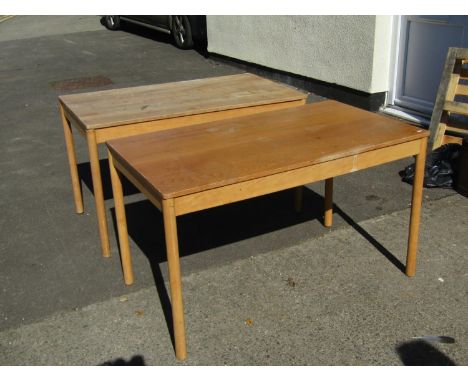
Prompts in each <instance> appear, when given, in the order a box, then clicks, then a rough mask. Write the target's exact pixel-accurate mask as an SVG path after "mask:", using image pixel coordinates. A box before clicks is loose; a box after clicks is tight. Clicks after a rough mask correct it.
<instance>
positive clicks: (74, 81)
mask: <svg viewBox="0 0 468 382" xmlns="http://www.w3.org/2000/svg"><path fill="white" fill-rule="evenodd" d="M112 83H113V82H112V81H111V79H110V78H107V77H104V76H94V77H81V78H71V79H69V80H62V81H53V82H51V83H50V86H52V87H53V88H54V89H56V90H61V91H64V90H76V89H87V88H98V87H100V86H106V85H110V84H112Z"/></svg>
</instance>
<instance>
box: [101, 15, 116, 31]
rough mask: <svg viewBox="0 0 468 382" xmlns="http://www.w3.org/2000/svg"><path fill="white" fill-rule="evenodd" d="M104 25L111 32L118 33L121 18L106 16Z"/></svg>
mask: <svg viewBox="0 0 468 382" xmlns="http://www.w3.org/2000/svg"><path fill="white" fill-rule="evenodd" d="M104 25H105V27H106V28H107V29H110V30H111V31H116V30H117V29H119V28H120V16H105V17H104Z"/></svg>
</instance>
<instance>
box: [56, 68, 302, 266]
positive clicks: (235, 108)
mask: <svg viewBox="0 0 468 382" xmlns="http://www.w3.org/2000/svg"><path fill="white" fill-rule="evenodd" d="M306 98H307V94H305V93H303V92H300V91H297V90H295V89H293V88H290V87H288V86H285V85H281V84H278V83H275V82H273V81H269V80H266V79H264V78H261V77H258V76H255V75H253V74H249V73H243V74H235V75H230V76H221V77H213V78H205V79H198V80H190V81H181V82H173V83H166V84H158V85H148V86H139V87H132V88H124V89H112V90H103V91H98V92H91V93H81V94H70V95H64V96H60V97H59V101H60V112H61V116H62V122H63V128H64V133H65V142H66V147H67V154H68V162H69V167H70V174H71V179H72V188H73V195H74V200H75V209H76V212H77V213H82V212H83V211H84V210H83V196H82V193H81V187H80V178H79V175H78V167H77V162H76V154H75V144H74V141H73V135H72V126H74V127H75V128H76V129H77V130H78V132H80V133H81V135H83V136H84V137H85V138H86V140H87V144H88V151H89V160H90V164H91V175H92V181H93V192H94V199H95V203H96V212H97V217H98V223H99V235H100V239H101V249H102V254H103V256H106V257H107V256H110V246H109V235H108V228H107V219H106V211H105V205H104V194H103V188H102V178H101V170H100V166H99V155H98V144H100V143H104V142H106V141H107V140H109V139H114V138H122V137H128V136H133V135H139V134H143V133H148V132H153V131H159V130H166V129H172V128H175V127H181V126H187V125H193V124H197V123H202V122H208V121H217V120H222V119H226V118H232V117H238V116H242V115H249V114H255V113H260V112H265V111H270V110H277V109H284V108H289V107H293V106H298V105H302V104H304V103H305V101H306Z"/></svg>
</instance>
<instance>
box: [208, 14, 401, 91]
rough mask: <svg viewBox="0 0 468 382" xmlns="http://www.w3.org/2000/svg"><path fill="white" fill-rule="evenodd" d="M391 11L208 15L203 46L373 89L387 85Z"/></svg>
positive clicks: (382, 88)
mask: <svg viewBox="0 0 468 382" xmlns="http://www.w3.org/2000/svg"><path fill="white" fill-rule="evenodd" d="M391 20H392V19H391V16H208V17H207V33H208V51H209V52H212V53H218V54H222V55H224V56H228V57H233V58H236V59H239V60H243V61H247V62H251V63H255V64H259V65H263V66H267V67H270V68H274V69H278V70H282V71H286V72H290V73H294V74H299V75H302V76H305V77H310V78H313V79H317V80H321V81H325V82H329V83H336V84H338V85H342V86H346V87H349V88H352V89H357V90H361V91H365V92H367V93H377V92H383V91H387V90H388V74H389V62H390V57H389V56H390V45H391V25H392V23H391Z"/></svg>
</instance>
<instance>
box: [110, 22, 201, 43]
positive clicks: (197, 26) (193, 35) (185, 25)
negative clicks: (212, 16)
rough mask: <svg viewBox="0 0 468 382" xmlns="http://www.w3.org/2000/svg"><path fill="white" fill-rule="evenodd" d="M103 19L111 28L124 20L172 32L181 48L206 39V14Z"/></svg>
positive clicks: (114, 27)
mask: <svg viewBox="0 0 468 382" xmlns="http://www.w3.org/2000/svg"><path fill="white" fill-rule="evenodd" d="M103 21H104V25H105V26H106V28H108V29H110V30H117V29H119V28H120V27H121V22H122V21H124V22H129V23H133V24H138V25H142V26H144V27H148V28H151V29H154V30H157V31H159V32H163V33H167V34H170V35H171V36H172V39H173V41H174V44H175V45H176V46H177V47H179V48H181V49H189V48H192V47H193V46H194V42H202V43H203V42H204V41H206V16H148V15H144V16H133V15H132V16H104V20H103Z"/></svg>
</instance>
